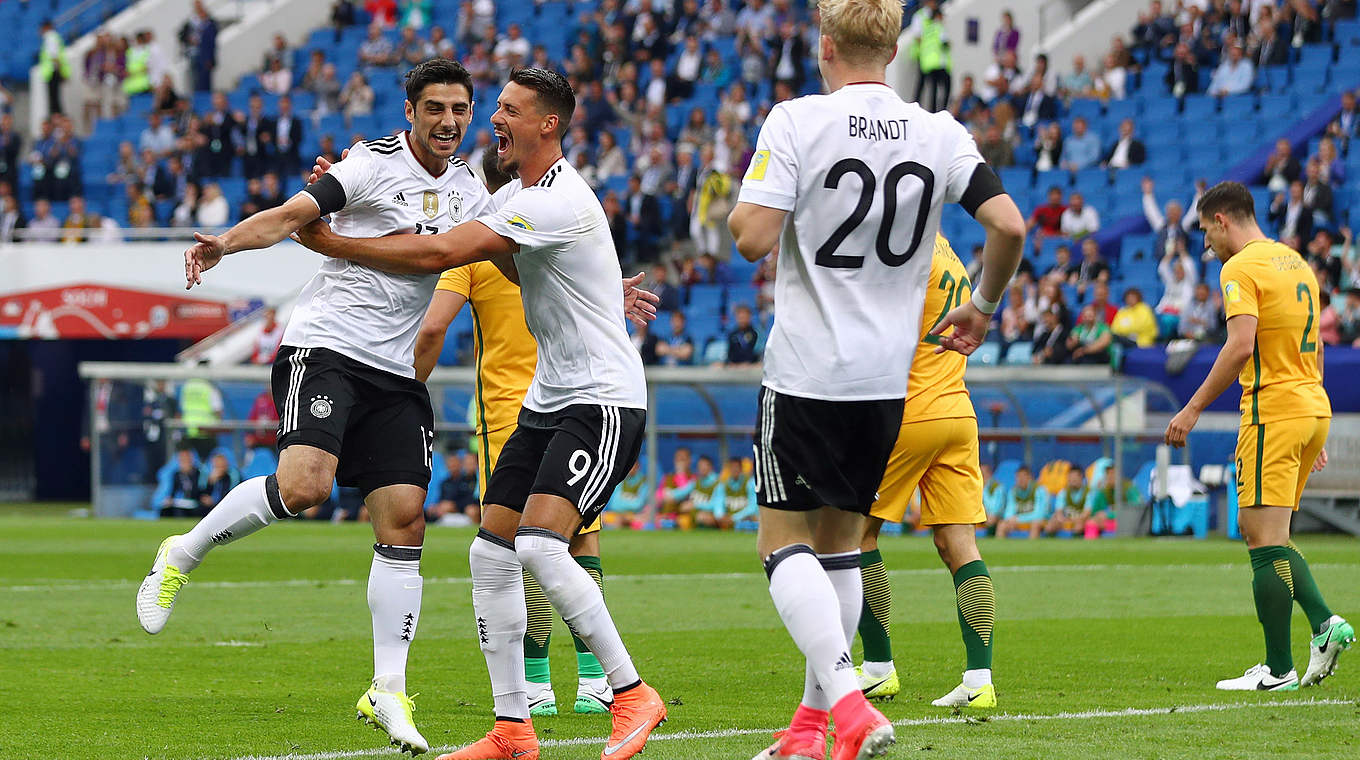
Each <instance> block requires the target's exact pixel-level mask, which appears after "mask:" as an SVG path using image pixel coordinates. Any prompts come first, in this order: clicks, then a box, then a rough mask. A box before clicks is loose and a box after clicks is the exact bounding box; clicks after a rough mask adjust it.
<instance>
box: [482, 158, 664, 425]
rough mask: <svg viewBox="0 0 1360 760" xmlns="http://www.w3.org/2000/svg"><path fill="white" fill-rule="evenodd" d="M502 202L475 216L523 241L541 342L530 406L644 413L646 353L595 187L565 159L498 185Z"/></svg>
mask: <svg viewBox="0 0 1360 760" xmlns="http://www.w3.org/2000/svg"><path fill="white" fill-rule="evenodd" d="M502 200H503V203H502ZM496 203H497V204H500V205H499V207H498V208H496V210H495V211H493V212H491V213H489V214H487V215H486V216H483V217H481V218H479V219H478V220H477V221H479V222H481V223H483V224H485V225H486V226H487V227H489V228H491V230H492V231H493V232H495V233H496V234H498V235H501V236H503V237H507V238H510V239H511V240H513V241H515V242H516V243H518V244H519V252H518V253H516V254H515V267H516V268H517V269H518V270H519V281H520V296H521V298H523V300H524V322H525V324H526V325H527V326H528V328H529V332H530V333H532V334H533V336H534V339H535V340H536V341H538V367H537V368H536V369H535V370H534V380H533V382H532V383H531V384H530V385H529V391H528V393H527V394H525V396H524V406H526V407H528V408H529V409H532V410H534V411H536V412H553V411H557V410H558V409H561V408H563V407H566V406H568V405H571V404H605V405H608V406H621V407H628V408H633V409H646V408H647V381H646V378H645V377H644V376H643V372H642V358H641V357H640V356H639V355H638V352H637V350H636V349H634V348H633V344H632V341H630V340H629V338H628V328H627V325H626V323H625V321H624V315H623V285H622V282H621V280H622V278H623V274H622V272H621V271H620V269H619V256H618V252H617V251H615V249H614V238H613V236H611V235H610V233H609V220H608V219H607V218H606V217H605V215H604V209H603V208H602V207H601V206H600V201H599V199H598V198H596V197H595V193H594V191H592V190H591V189H590V186H589V185H587V184H586V181H585V180H583V179H581V175H580V174H577V173H576V170H575V169H573V168H572V166H571V164H569V163H567V161H566V160H565V159H559V160H558V161H557V163H555V164H553V165H552V167H551V168H549V169H548V171H547V173H546V174H544V175H543V178H542V179H541V180H539V181H538V183H537V184H535V185H532V186H530V187H524V186H523V185H522V184H521V182H520V180H518V179H516V180H513V181H512V182H510V184H508V185H506V186H505V187H503V188H501V189H500V190H498V191H497V192H496Z"/></svg>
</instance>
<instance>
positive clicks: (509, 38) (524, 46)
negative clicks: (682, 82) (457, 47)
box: [493, 24, 665, 71]
mask: <svg viewBox="0 0 1360 760" xmlns="http://www.w3.org/2000/svg"><path fill="white" fill-rule="evenodd" d="M493 55H494V56H495V57H496V63H497V65H499V66H500V67H501V68H503V69H505V70H506V71H509V70H511V69H513V68H515V67H517V66H523V65H524V64H525V63H526V62H527V61H528V60H529V41H528V40H526V39H525V38H524V30H523V29H521V28H520V26H519V24H510V25H509V26H508V27H506V29H505V36H504V37H502V38H501V39H500V40H499V41H498V42H497V43H496V49H495V51H494V52H493ZM662 64H663V65H664V64H665V62H664V61H663V62H662Z"/></svg>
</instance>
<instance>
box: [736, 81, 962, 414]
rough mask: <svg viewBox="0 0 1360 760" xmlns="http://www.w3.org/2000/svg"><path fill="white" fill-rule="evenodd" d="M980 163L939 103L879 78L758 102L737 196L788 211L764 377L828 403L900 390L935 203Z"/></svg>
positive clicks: (952, 195)
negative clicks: (764, 115)
mask: <svg viewBox="0 0 1360 760" xmlns="http://www.w3.org/2000/svg"><path fill="white" fill-rule="evenodd" d="M981 163H983V161H982V156H981V155H980V154H979V153H978V149H977V145H976V144H975V143H974V141H973V138H972V136H971V135H969V134H968V130H966V129H965V128H964V127H963V125H961V124H959V123H958V122H957V121H955V120H954V118H953V117H952V116H950V115H949V114H948V113H947V112H941V113H930V112H928V111H926V110H925V109H923V108H921V107H920V106H918V105H917V104H915V103H907V102H904V101H903V100H902V98H900V97H898V95H897V94H896V93H895V92H893V91H892V90H891V89H889V88H888V87H887V86H885V85H882V84H852V85H847V86H845V87H842V88H841V89H839V90H837V91H835V92H833V93H831V94H830V95H810V96H807V97H802V98H797V99H795V100H791V101H785V102H783V103H779V104H778V105H776V106H775V107H774V108H773V109H772V110H771V111H770V115H769V118H768V119H766V120H765V123H764V125H763V126H762V127H761V128H760V137H759V138H758V140H757V144H756V152H755V154H754V156H753V157H752V159H751V165H750V168H749V169H748V170H747V172H746V177H745V179H743V180H742V186H741V193H740V195H739V197H738V199H739V200H740V201H742V202H745V203H753V204H757V205H760V206H766V207H769V208H774V209H780V210H783V211H789V212H791V213H790V214H789V215H788V217H787V218H786V221H785V223H784V230H783V235H782V237H781V239H780V247H779V260H778V262H777V263H778V268H777V271H776V273H775V300H774V303H775V320H774V327H773V328H772V329H771V331H770V337H769V340H768V341H767V345H766V348H765V372H764V381H763V382H764V385H765V386H766V387H768V388H772V389H774V390H776V391H778V392H779V393H783V394H786V395H790V396H801V397H805V398H815V399H824V400H833V401H859V400H874V399H892V398H903V397H905V394H906V389H907V375H908V374H909V372H910V370H911V360H912V356H913V354H914V353H915V348H916V344H917V342H918V341H919V338H920V323H921V310H922V307H923V306H924V304H925V291H926V287H927V281H928V280H929V278H930V258H931V251H932V250H933V246H934V245H935V233H936V232H937V231H938V230H939V227H940V211H941V208H942V206H943V205H944V204H945V203H946V202H951V203H957V202H958V201H959V200H960V198H962V197H963V194H964V191H965V190H967V188H968V182H969V180H970V179H971V178H972V176H973V172H974V170H976V169H977V166H978V165H979V164H981Z"/></svg>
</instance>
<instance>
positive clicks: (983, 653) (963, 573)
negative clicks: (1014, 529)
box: [954, 559, 996, 689]
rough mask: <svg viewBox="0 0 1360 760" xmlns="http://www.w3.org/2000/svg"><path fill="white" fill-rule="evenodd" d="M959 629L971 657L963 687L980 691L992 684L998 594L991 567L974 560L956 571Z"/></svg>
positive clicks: (969, 657) (965, 648) (964, 676)
mask: <svg viewBox="0 0 1360 760" xmlns="http://www.w3.org/2000/svg"><path fill="white" fill-rule="evenodd" d="M954 594H955V596H956V598H957V601H958V612H959V630H960V631H961V632H962V634H963V647H964V650H965V651H966V652H967V656H968V669H967V670H966V671H965V672H964V674H963V685H964V686H967V687H968V688H970V689H976V688H979V687H981V686H984V685H986V684H989V683H991V682H992V670H991V668H992V628H993V626H994V625H995V623H996V594H995V591H994V590H993V588H992V577H991V576H990V575H988V573H987V564H986V563H985V562H983V561H982V560H980V559H979V560H974V561H972V562H969V563H968V564H966V565H964V566H963V567H960V568H959V569H958V570H957V571H955V572H954Z"/></svg>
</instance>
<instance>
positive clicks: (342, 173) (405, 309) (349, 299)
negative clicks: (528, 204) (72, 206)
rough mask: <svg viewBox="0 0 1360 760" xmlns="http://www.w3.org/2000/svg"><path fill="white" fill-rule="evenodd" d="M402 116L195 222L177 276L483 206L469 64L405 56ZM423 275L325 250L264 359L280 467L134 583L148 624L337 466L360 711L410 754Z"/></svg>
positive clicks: (439, 225) (422, 412)
mask: <svg viewBox="0 0 1360 760" xmlns="http://www.w3.org/2000/svg"><path fill="white" fill-rule="evenodd" d="M406 119H407V120H408V121H409V122H410V123H411V129H410V131H408V132H403V133H401V134H398V135H392V136H389V137H384V138H382V139H378V140H370V141H367V142H361V143H356V144H355V145H354V146H353V147H352V148H350V152H349V154H348V157H346V158H345V159H344V160H343V161H340V162H339V163H337V164H336V165H335V167H334V168H333V169H332V170H331V171H330V172H329V173H328V174H326V175H325V176H324V177H321V178H320V179H318V180H317V181H316V182H315V183H313V184H310V185H308V186H307V187H306V188H304V189H303V191H302V192H300V193H298V194H297V195H295V196H293V197H292V198H291V199H289V200H288V202H286V203H285V204H284V205H282V206H280V207H278V208H275V209H270V210H268V211H263V212H260V213H258V214H255V215H253V216H251V217H250V218H248V219H246V220H245V221H243V222H241V223H240V224H238V225H236V226H235V227H233V228H232V229H230V230H228V231H227V232H226V233H225V234H223V235H222V236H221V237H216V236H213V235H204V234H200V233H195V234H194V239H195V240H197V241H198V242H197V243H196V244H195V245H193V246H192V247H190V248H189V249H188V250H187V251H185V254H184V269H185V276H186V278H187V279H188V285H189V287H193V285H195V284H197V283H200V282H201V281H202V273H203V272H205V271H207V270H208V269H211V268H212V267H213V266H215V265H216V264H217V263H218V262H219V261H221V260H222V257H223V256H226V255H228V254H232V253H237V252H239V251H247V250H252V249H256V248H266V247H268V246H271V245H274V244H275V243H277V242H279V241H280V240H283V239H284V238H285V237H287V236H288V235H289V234H290V233H292V232H294V231H295V230H297V229H298V228H300V227H302V226H303V225H305V224H307V223H308V222H311V221H313V220H315V219H317V218H319V217H320V216H323V215H326V214H334V223H335V226H336V228H337V229H339V230H341V231H342V232H345V233H349V234H354V235H388V234H391V233H394V232H405V231H415V232H417V233H420V234H423V235H434V234H437V233H440V232H443V231H446V230H449V229H451V228H453V226H454V225H456V224H458V223H460V222H462V221H463V220H464V219H465V218H471V217H473V216H476V215H478V214H479V213H481V212H482V210H483V207H484V206H485V204H486V203H487V202H488V200H489V197H488V195H487V193H486V190H485V188H483V187H482V183H481V182H479V181H478V180H477V177H476V176H475V175H474V174H473V173H472V170H471V169H470V168H469V167H468V166H467V164H466V163H464V162H463V161H461V160H459V159H455V158H453V153H454V151H455V150H456V149H457V148H458V144H459V142H460V141H461V140H462V139H463V134H464V133H465V132H466V130H467V126H468V124H469V123H470V122H471V120H472V77H471V76H470V75H469V74H468V72H467V70H466V69H464V68H463V66H462V65H461V64H458V63H455V62H453V61H448V60H442V59H436V60H430V61H426V62H424V63H422V64H420V65H418V66H416V67H415V68H413V69H411V71H410V72H409V73H408V74H407V75H406ZM436 280H437V278H436V277H434V276H432V275H429V274H415V273H410V274H389V273H387V272H384V271H380V270H378V269H375V268H371V267H368V266H364V265H363V264H357V263H351V262H347V261H327V262H325V263H324V264H322V266H321V270H320V271H319V272H317V274H316V276H315V277H313V278H312V279H311V281H310V282H308V283H307V285H306V286H304V287H303V289H302V292H301V294H300V295H299V296H298V301H297V306H296V308H295V309H294V310H293V314H292V318H291V319H290V320H289V322H288V326H287V328H286V329H285V330H284V335H283V347H282V348H281V349H280V350H279V353H278V358H277V359H276V360H275V362H274V372H273V378H272V383H271V384H272V388H273V394H274V404H275V406H276V407H277V408H278V410H279V416H280V420H279V440H278V446H279V452H280V453H279V467H278V470H277V472H276V473H275V474H273V475H270V476H268V477H262V478H253V479H251V480H247V481H245V482H244V483H241V484H240V485H238V486H237V487H236V488H234V489H232V491H231V492H230V493H228V494H227V496H226V497H225V498H224V499H223V500H222V502H221V503H220V504H218V505H217V507H216V508H214V509H213V511H212V512H210V513H209V514H208V516H206V517H204V518H203V519H202V520H201V521H199V523H198V524H197V525H195V526H194V528H193V529H192V530H190V531H189V532H188V533H186V534H184V535H182V536H171V537H170V538H167V539H166V540H165V542H164V543H162V544H161V547H160V549H159V550H158V551H157V552H156V559H155V562H154V564H153V565H152V568H151V572H150V573H148V574H147V577H146V579H145V580H144V581H143V582H142V586H141V588H140V590H138V592H137V617H138V619H139V620H140V621H141V624H142V627H143V628H144V629H146V631H147V633H153V634H154V633H158V632H159V631H160V630H161V629H162V628H163V627H165V623H166V620H167V619H168V618H169V617H170V612H171V610H172V609H173V608H174V604H175V598H176V595H177V594H178V592H179V590H180V588H181V587H182V586H183V585H184V583H185V582H186V581H187V580H188V574H189V573H190V572H191V571H192V570H193V569H194V568H196V567H198V565H199V563H200V562H202V561H203V558H204V556H205V555H206V554H207V552H208V551H209V550H210V549H212V548H213V547H215V546H222V545H225V544H229V543H231V542H233V541H237V540H239V539H241V538H244V537H245V536H248V535H250V534H251V533H254V532H255V531H257V530H259V529H260V528H263V527H265V526H266V525H269V524H271V523H274V522H276V521H278V520H282V519H285V518H289V517H294V516H296V515H298V514H301V513H302V511H303V510H305V509H308V508H310V507H313V506H316V505H318V504H321V503H322V502H324V501H325V500H326V498H327V497H328V496H329V495H330V492H331V485H332V482H333V481H335V480H337V479H338V480H339V482H340V484H341V485H346V486H354V487H357V488H358V489H359V490H360V491H361V492H362V494H363V496H364V500H365V502H366V503H367V505H368V512H369V515H370V516H371V517H372V520H373V534H374V537H375V538H376V539H377V543H375V544H374V545H373V565H372V568H371V570H370V571H369V579H368V604H369V610H370V612H371V613H372V617H373V683H372V686H371V688H370V689H369V690H368V691H367V692H366V693H365V694H364V695H363V696H362V697H360V698H359V703H358V711H359V714H360V715H361V716H362V717H364V718H366V719H368V720H369V721H370V722H373V723H374V724H375V725H376V726H377V727H378V728H380V729H382V730H383V731H386V732H387V734H388V736H389V737H390V738H391V741H392V743H393V744H394V745H397V746H399V747H401V748H402V749H404V750H409V751H410V752H412V753H413V754H418V753H421V752H425V751H427V750H428V749H429V744H428V742H426V741H425V739H424V738H423V737H422V736H421V735H420V733H419V732H418V731H417V730H416V727H415V725H414V723H413V721H412V716H411V711H412V709H413V708H412V704H411V700H410V699H409V698H407V696H406V657H407V652H408V650H409V649H410V646H411V640H412V638H413V637H414V636H415V632H416V626H417V625H418V623H419V620H420V601H421V591H422V581H421V576H420V554H421V546H422V544H423V543H424V537H425V519H424V511H423V509H422V505H423V503H424V501H425V490H426V488H427V487H428V485H429V481H430V456H431V451H430V446H431V443H432V441H433V438H434V411H433V409H432V408H431V406H430V397H429V393H428V392H427V391H426V390H425V385H424V384H423V383H421V382H420V381H418V380H416V379H415V377H414V374H415V372H414V370H413V369H412V367H411V362H412V358H413V356H412V351H413V348H414V345H415V341H416V333H417V331H418V330H419V329H420V320H421V317H422V316H423V315H424V313H425V307H426V306H427V305H428V304H429V302H430V295H431V293H432V292H433V291H434V286H435V282H436Z"/></svg>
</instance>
